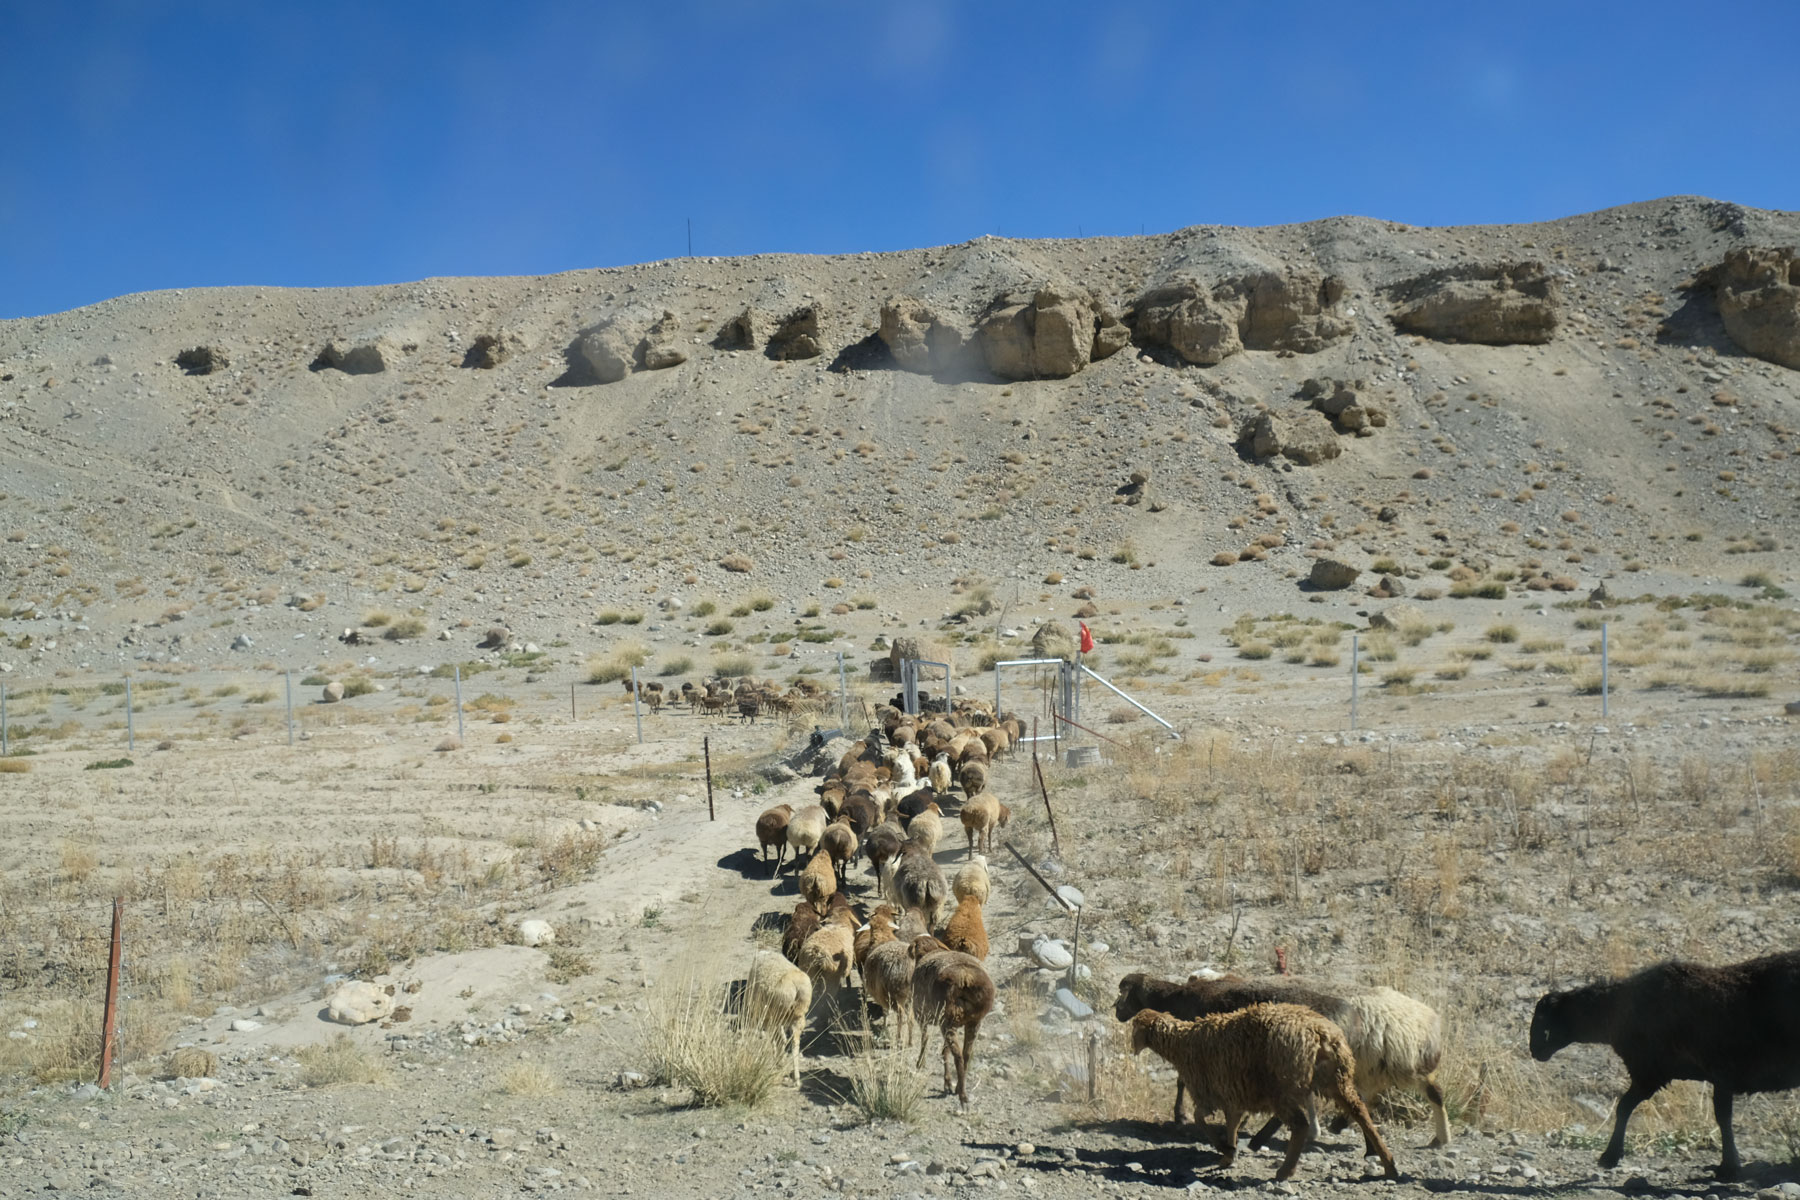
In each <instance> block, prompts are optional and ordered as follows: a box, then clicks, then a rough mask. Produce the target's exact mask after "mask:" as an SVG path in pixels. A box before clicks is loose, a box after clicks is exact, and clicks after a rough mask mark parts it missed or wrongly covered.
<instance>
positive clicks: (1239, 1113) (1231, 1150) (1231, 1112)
mask: <svg viewBox="0 0 1800 1200" xmlns="http://www.w3.org/2000/svg"><path fill="white" fill-rule="evenodd" d="M1194 1119H1195V1120H1196V1121H1197V1120H1199V1119H1200V1102H1199V1101H1198V1100H1196V1101H1194ZM1243 1123H1244V1113H1243V1110H1242V1109H1230V1108H1228V1109H1226V1110H1225V1124H1224V1126H1223V1127H1222V1128H1221V1129H1220V1130H1219V1140H1218V1141H1217V1142H1216V1143H1214V1144H1215V1145H1216V1146H1218V1148H1219V1165H1220V1166H1221V1167H1229V1166H1230V1165H1231V1164H1232V1163H1233V1162H1235V1161H1237V1139H1238V1126H1239V1125H1242V1124H1243Z"/></svg>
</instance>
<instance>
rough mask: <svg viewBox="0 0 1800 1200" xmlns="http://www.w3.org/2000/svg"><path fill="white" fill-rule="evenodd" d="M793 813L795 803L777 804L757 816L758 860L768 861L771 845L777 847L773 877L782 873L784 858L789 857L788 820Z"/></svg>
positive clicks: (770, 873)
mask: <svg viewBox="0 0 1800 1200" xmlns="http://www.w3.org/2000/svg"><path fill="white" fill-rule="evenodd" d="M793 815H794V806H793V805H791V804H777V805H776V806H775V807H774V808H771V809H769V810H768V811H766V812H764V813H763V815H762V816H760V817H758V818H756V857H757V860H758V861H759V862H766V861H768V857H769V847H770V846H773V847H775V865H774V867H772V868H771V869H770V870H769V878H771V879H773V878H775V876H776V875H779V874H780V873H781V863H782V860H783V859H785V858H786V857H787V830H788V820H789V818H791V817H792V816H793Z"/></svg>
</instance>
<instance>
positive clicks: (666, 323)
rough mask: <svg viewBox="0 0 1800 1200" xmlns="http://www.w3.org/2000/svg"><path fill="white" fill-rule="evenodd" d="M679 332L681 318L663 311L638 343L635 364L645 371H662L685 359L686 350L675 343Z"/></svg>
mask: <svg viewBox="0 0 1800 1200" xmlns="http://www.w3.org/2000/svg"><path fill="white" fill-rule="evenodd" d="M680 334H681V318H679V317H677V316H676V315H675V314H674V313H672V312H668V311H664V313H663V315H662V316H661V317H659V318H657V321H656V324H654V325H652V326H650V329H649V331H648V332H646V333H645V334H644V337H643V340H642V341H640V342H639V343H638V351H637V365H638V366H640V367H642V368H643V369H644V370H646V371H662V370H667V369H668V368H669V367H673V366H678V365H680V364H681V363H684V362H686V361H687V351H685V350H683V349H682V348H681V347H680V346H679V345H678V344H677V343H676V338H677V337H679V336H680Z"/></svg>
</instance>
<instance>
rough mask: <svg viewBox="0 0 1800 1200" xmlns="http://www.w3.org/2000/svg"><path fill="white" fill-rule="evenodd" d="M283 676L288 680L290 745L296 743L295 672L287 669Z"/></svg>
mask: <svg viewBox="0 0 1800 1200" xmlns="http://www.w3.org/2000/svg"><path fill="white" fill-rule="evenodd" d="M282 677H283V678H284V679H286V680H287V727H288V745H290V746H291V745H293V744H294V673H293V672H292V671H285V672H283V673H282Z"/></svg>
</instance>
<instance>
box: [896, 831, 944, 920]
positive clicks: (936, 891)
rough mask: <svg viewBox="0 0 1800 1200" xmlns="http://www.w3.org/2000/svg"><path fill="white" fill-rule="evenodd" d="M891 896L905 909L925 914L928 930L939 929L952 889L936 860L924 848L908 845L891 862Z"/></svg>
mask: <svg viewBox="0 0 1800 1200" xmlns="http://www.w3.org/2000/svg"><path fill="white" fill-rule="evenodd" d="M886 871H887V874H888V878H887V884H888V888H887V894H888V896H889V897H890V898H892V899H893V900H895V901H896V902H898V903H899V904H900V905H902V906H903V907H905V908H917V909H919V910H920V911H921V912H923V913H924V914H925V920H926V923H927V925H928V926H931V927H935V926H936V925H937V923H938V917H939V916H940V915H941V913H942V912H943V908H944V904H945V902H946V900H947V898H948V896H949V893H950V888H949V886H948V885H947V884H946V883H945V882H944V873H943V871H941V870H939V869H938V865H937V863H936V862H935V861H933V860H932V857H931V854H930V852H929V851H927V850H926V849H925V847H924V846H922V845H921V844H919V843H918V842H914V841H907V842H905V843H903V844H902V845H901V847H900V853H899V854H898V855H896V856H895V857H894V858H892V859H890V860H889V861H888V864H887V867H886Z"/></svg>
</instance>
